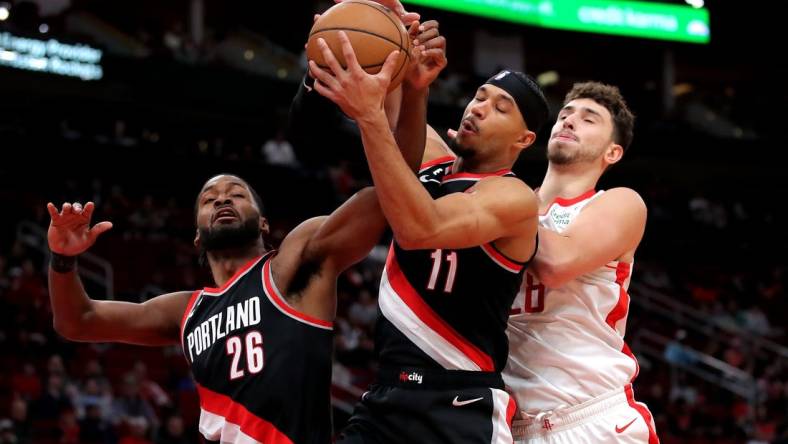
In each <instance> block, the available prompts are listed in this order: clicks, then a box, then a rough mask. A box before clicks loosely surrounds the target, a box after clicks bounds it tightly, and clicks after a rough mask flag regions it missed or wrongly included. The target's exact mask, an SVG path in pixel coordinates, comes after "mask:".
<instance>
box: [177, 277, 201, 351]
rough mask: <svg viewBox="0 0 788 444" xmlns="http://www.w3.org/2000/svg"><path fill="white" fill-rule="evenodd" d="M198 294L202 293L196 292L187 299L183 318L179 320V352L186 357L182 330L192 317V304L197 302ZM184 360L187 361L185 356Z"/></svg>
mask: <svg viewBox="0 0 788 444" xmlns="http://www.w3.org/2000/svg"><path fill="white" fill-rule="evenodd" d="M200 293H202V290H196V291H194V292H192V295H191V297H189V302H187V303H186V310H184V311H183V318H181V350H182V351H183V354H184V356H186V345H185V344H184V343H183V340H184V338H185V335H184V334H183V329H184V328H185V327H186V321H187V320H188V319H189V318H190V317H192V314H193V312H194V304H195V303H196V302H197V298H199V297H200ZM186 360H187V361H189V357H188V356H186ZM189 362H191V361H189Z"/></svg>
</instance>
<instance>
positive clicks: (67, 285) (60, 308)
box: [49, 253, 92, 338]
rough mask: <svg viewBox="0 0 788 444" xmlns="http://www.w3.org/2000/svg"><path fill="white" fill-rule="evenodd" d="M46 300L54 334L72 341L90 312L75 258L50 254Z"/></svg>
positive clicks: (88, 300)
mask: <svg viewBox="0 0 788 444" xmlns="http://www.w3.org/2000/svg"><path fill="white" fill-rule="evenodd" d="M49 300H50V302H51V304H52V313H53V315H54V327H55V330H56V331H57V332H58V333H60V334H61V335H63V336H65V337H67V338H72V337H73V336H75V335H76V334H78V333H80V332H81V331H82V323H83V321H84V319H85V316H86V314H87V313H89V312H90V311H91V309H92V301H91V299H90V298H89V297H88V295H87V293H86V292H85V289H84V287H83V286H82V281H81V280H80V278H79V274H78V273H77V266H76V258H75V257H64V256H60V255H57V254H54V253H53V257H52V261H51V262H50V266H49Z"/></svg>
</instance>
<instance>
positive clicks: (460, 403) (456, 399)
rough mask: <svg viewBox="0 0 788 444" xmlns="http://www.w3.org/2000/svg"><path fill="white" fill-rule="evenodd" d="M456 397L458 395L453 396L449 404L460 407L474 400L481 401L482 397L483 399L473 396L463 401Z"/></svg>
mask: <svg viewBox="0 0 788 444" xmlns="http://www.w3.org/2000/svg"><path fill="white" fill-rule="evenodd" d="M458 398H459V396H455V397H454V400H453V401H452V402H451V405H453V406H454V407H462V406H464V405H468V404H472V403H474V402H476V401H481V400H482V399H484V398H473V399H468V400H465V401H460V400H459V399H458Z"/></svg>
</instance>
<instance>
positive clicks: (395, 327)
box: [376, 158, 527, 372]
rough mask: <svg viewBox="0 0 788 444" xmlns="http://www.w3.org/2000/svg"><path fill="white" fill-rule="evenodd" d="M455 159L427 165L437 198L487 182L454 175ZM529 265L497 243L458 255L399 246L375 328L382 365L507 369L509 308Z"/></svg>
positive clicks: (427, 182) (426, 178) (424, 178)
mask: <svg viewBox="0 0 788 444" xmlns="http://www.w3.org/2000/svg"><path fill="white" fill-rule="evenodd" d="M452 165H453V159H451V158H442V159H437V160H436V161H433V162H430V163H428V164H425V165H422V169H421V171H420V172H419V180H420V181H421V182H422V183H423V184H424V186H425V188H426V189H427V191H429V193H430V195H431V196H432V197H433V199H438V198H440V197H441V196H445V195H447V194H450V193H462V192H465V191H466V190H467V189H468V188H470V187H472V186H473V185H474V184H476V182H478V181H479V180H481V179H482V178H484V177H487V176H491V175H497V176H513V173H512V172H511V171H509V170H502V171H498V172H495V173H490V174H471V173H457V174H452V173H451V167H452ZM526 266H527V263H522V262H517V261H513V260H511V259H508V258H507V257H505V256H504V255H503V254H501V253H500V252H499V251H498V250H496V248H495V247H494V246H493V245H492V243H490V244H485V245H480V246H478V247H472V248H463V249H457V250H449V249H436V250H410V251H408V250H404V249H402V248H400V247H399V245H398V244H397V242H396V240H395V241H394V242H392V246H391V249H390V251H389V256H388V259H387V261H386V268H385V270H384V272H383V276H382V278H381V283H380V295H379V299H378V301H379V302H378V303H379V307H380V311H381V314H382V316H381V317H380V318H379V320H378V325H377V328H376V335H377V337H376V345H377V348H378V354H379V357H380V363H381V366H384V367H403V366H409V367H420V368H437V369H448V370H471V371H484V372H500V371H501V370H503V368H504V366H505V364H506V359H507V355H508V352H509V343H508V340H507V338H506V333H505V332H506V325H507V319H508V317H509V310H510V308H511V305H512V301H513V300H514V298H515V296H516V294H517V292H518V290H519V288H520V284H521V283H522V279H523V271H524V269H525V268H526Z"/></svg>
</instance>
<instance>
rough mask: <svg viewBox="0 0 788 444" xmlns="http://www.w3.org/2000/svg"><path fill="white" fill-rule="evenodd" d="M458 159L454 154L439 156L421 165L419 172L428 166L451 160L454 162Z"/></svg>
mask: <svg viewBox="0 0 788 444" xmlns="http://www.w3.org/2000/svg"><path fill="white" fill-rule="evenodd" d="M456 159H457V158H456V157H453V156H443V157H438V158H437V159H432V160H428V161H427V162H424V163H422V164H421V166H420V167H419V172H422V171H424V170H426V169H427V168H430V167H434V166H435V165H440V164H443V163H449V162H451V163H454V161H455V160H456Z"/></svg>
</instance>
